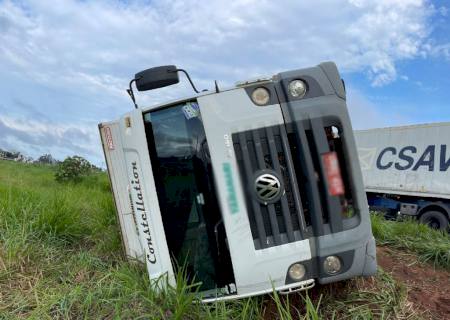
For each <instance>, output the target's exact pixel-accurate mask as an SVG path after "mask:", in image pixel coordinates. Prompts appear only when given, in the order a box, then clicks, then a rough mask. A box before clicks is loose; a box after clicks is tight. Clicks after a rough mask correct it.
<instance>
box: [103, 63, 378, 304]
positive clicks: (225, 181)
mask: <svg viewBox="0 0 450 320" xmlns="http://www.w3.org/2000/svg"><path fill="white" fill-rule="evenodd" d="M149 70H150V71H149ZM149 70H147V71H148V72H147V74H145V73H144V74H142V73H141V76H140V78H139V74H137V75H136V77H135V80H136V79H137V80H136V83H137V84H138V89H139V88H141V89H142V88H144V89H145V90H146V89H147V88H150V89H153V88H157V87H158V84H159V86H163V85H166V84H167V83H175V82H177V81H176V80H177V79H175V80H173V78H172V80H173V81H172V80H170V77H173V74H172V73H173V72H175V71H174V70H178V69H176V68H175V67H174V66H167V68H166V69H164V67H159V68H158V69H157V70H156V69H154V70H153V71H152V69H149ZM155 70H156V71H157V72H154V71H155ZM164 70H166V71H167V72H166V73H167V77H168V78H167V79H169V80H167V79H166V80H167V81H165V82H164V81H162V80H164V74H165V71H164ZM180 70H181V69H180ZM182 71H184V70H182ZM169 73H170V75H169ZM189 80H190V78H189ZM139 81H141V83H139ZM145 81H148V83H145ZM158 81H159V82H158ZM130 87H131V85H130ZM194 88H195V87H194ZM99 129H100V135H101V138H102V142H103V149H104V153H105V158H106V163H107V166H108V173H109V176H110V179H111V185H112V191H113V195H114V199H115V202H116V208H117V215H118V220H119V225H120V229H121V234H122V239H123V245H124V250H125V253H126V255H127V256H128V257H129V258H130V259H135V260H139V261H141V262H143V263H145V264H146V266H147V271H148V274H149V277H150V279H152V280H155V281H158V279H161V277H167V279H168V281H167V283H168V285H173V284H174V283H175V273H176V272H177V270H178V268H179V267H180V266H182V267H183V268H184V270H185V271H186V273H187V274H188V277H189V279H190V281H193V282H195V283H197V284H198V286H199V293H200V298H201V299H202V300H203V301H213V300H217V299H222V300H226V299H236V298H242V297H248V296H253V295H259V294H263V293H267V292H271V291H272V290H276V291H279V292H281V293H289V292H294V291H298V290H305V289H308V288H311V287H312V286H313V285H314V284H315V283H316V282H319V283H330V282H335V281H340V280H344V279H348V278H352V277H355V276H361V275H362V276H370V275H372V274H374V273H375V272H376V257H375V255H376V253H375V242H374V238H373V236H372V232H371V225H370V219H369V212H368V206H367V200H366V197H365V193H364V187H363V182H362V176H361V170H360V166H359V162H358V156H357V152H356V148H355V141H354V137H353V131H352V127H351V124H350V120H349V116H348V112H347V107H346V96H345V87H344V84H343V81H342V80H341V78H340V76H339V73H338V70H337V68H336V66H335V64H334V63H332V62H326V63H322V64H320V65H318V66H316V67H312V68H305V69H300V70H293V71H287V72H282V73H278V74H276V75H274V76H272V77H268V78H259V79H255V80H251V81H244V82H240V83H238V84H237V85H236V86H234V87H232V88H228V89H224V90H219V89H218V88H217V86H216V90H213V91H204V92H200V93H197V94H196V95H193V96H191V97H188V98H183V99H179V100H175V101H170V102H166V103H163V104H160V105H155V106H151V107H147V108H137V109H135V110H133V111H130V112H128V113H126V114H125V115H123V116H122V117H121V118H120V119H117V120H114V121H110V122H105V123H101V124H100V125H99Z"/></svg>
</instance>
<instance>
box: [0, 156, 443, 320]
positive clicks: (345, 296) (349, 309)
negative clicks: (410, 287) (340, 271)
mask: <svg viewBox="0 0 450 320" xmlns="http://www.w3.org/2000/svg"><path fill="white" fill-rule="evenodd" d="M374 226H375V233H376V235H377V237H379V241H381V243H387V244H393V245H396V246H398V245H399V243H403V242H402V241H403V240H398V238H397V237H398V233H399V231H395V230H394V229H395V228H396V227H395V226H393V225H391V223H387V222H386V223H385V222H384V221H382V220H380V219H378V218H374ZM418 228H419V229H420V231H421V232H424V233H427V231H425V229H424V228H422V227H418ZM419 229H418V230H419ZM410 235H411V237H412V236H413V235H414V234H412V233H411V234H410ZM401 237H403V235H402V236H401ZM421 239H422V238H421ZM436 239H438V240H439V241H441V242H442V248H441V249H440V250H445V248H448V247H445V244H443V240H442V239H441V238H440V236H437V235H436V236H434V238H433V237H429V236H423V242H425V241H428V242H427V243H428V245H429V246H431V243H430V242H429V241H433V242H435V241H436ZM447 241H448V240H447ZM441 242H439V243H441ZM407 243H408V245H404V246H403V247H405V248H407V249H408V250H413V251H415V252H418V253H419V254H420V255H424V257H428V256H427V254H430V253H429V251H426V250H425V249H420V248H425V247H426V245H425V244H421V245H415V246H412V245H411V244H409V242H407ZM422 246H423V247H422ZM400 247H402V246H400ZM403 247H402V248H403ZM428 249H429V248H428ZM447 250H448V249H447ZM431 251H432V250H431ZM443 254H444V253H443V251H442V252H441V253H440V254H438V255H433V256H432V257H433V259H431V258H429V259H428V260H433V261H435V259H438V260H437V261H440V262H439V264H441V265H442V264H444V265H445V263H447V264H448V255H447V256H446V257H447V258H446V259H447V260H445V259H443V258H442V257H444V256H445V255H443ZM435 257H439V258H435ZM445 261H447V262H445ZM162 281H163V280H162ZM189 289H190V286H189V285H188V284H187V283H186V281H185V277H184V276H183V274H182V273H180V274H179V275H178V278H177V286H176V288H170V289H166V290H165V291H164V292H159V293H158V292H157V291H156V290H154V287H153V286H152V285H151V284H150V282H149V280H148V277H147V273H146V271H145V269H144V267H143V266H142V265H139V264H135V263H129V262H127V261H125V260H124V259H123V257H122V249H121V244H120V237H119V230H118V227H117V224H116V218H115V211H114V205H113V201H112V197H111V193H110V189H109V182H108V179H107V176H106V174H104V173H98V174H95V175H92V176H89V177H87V178H85V179H83V181H82V182H81V183H79V184H70V183H68V184H60V183H57V182H55V181H54V171H53V169H52V168H51V167H47V166H37V165H27V164H19V163H12V162H6V161H0V319H25V318H27V319H136V318H138V319H261V318H263V317H264V318H265V319H323V318H326V319H341V318H347V319H372V318H373V319H392V318H396V317H397V316H399V315H401V316H405V315H407V316H411V315H412V313H408V312H407V311H405V295H406V293H405V288H404V287H403V286H402V285H401V284H398V283H396V282H395V281H394V279H392V278H391V277H390V276H389V275H388V274H386V273H384V272H382V271H380V272H379V274H378V275H377V276H376V277H374V278H371V279H353V280H351V281H346V282H340V283H336V284H332V285H328V286H317V287H316V288H314V289H313V290H311V291H310V292H309V293H308V294H306V293H302V294H293V295H290V296H279V295H277V294H273V295H270V296H265V297H257V298H250V299H243V300H239V301H231V302H227V303H225V302H218V303H212V304H207V305H205V304H199V303H195V302H194V300H195V295H194V293H192V292H190V290H189ZM405 317H406V316H405Z"/></svg>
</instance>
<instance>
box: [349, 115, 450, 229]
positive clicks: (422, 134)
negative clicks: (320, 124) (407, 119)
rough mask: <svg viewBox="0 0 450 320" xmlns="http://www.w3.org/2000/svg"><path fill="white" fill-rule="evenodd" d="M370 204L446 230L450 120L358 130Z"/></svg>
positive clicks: (449, 202)
mask: <svg viewBox="0 0 450 320" xmlns="http://www.w3.org/2000/svg"><path fill="white" fill-rule="evenodd" d="M355 137H356V144H357V147H358V153H359V159H360V163H361V169H362V173H363V179H364V185H365V188H366V192H367V199H368V203H369V205H370V206H371V207H372V209H374V210H379V211H383V212H385V214H386V216H387V217H389V218H395V217H396V216H398V215H405V216H411V217H415V218H417V219H419V221H421V222H423V223H426V224H428V225H430V226H431V227H433V228H436V229H440V230H445V229H448V227H449V221H450V170H449V167H450V143H449V142H450V122H442V123H431V124H421V125H412V126H401V127H390V128H380V129H370V130H360V131H356V132H355Z"/></svg>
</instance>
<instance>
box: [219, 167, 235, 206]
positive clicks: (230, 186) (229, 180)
mask: <svg viewBox="0 0 450 320" xmlns="http://www.w3.org/2000/svg"><path fill="white" fill-rule="evenodd" d="M222 168H223V173H224V176H225V183H226V185H227V202H228V207H229V208H230V211H231V213H232V214H235V213H237V212H238V211H239V205H238V201H237V197H236V191H235V189H234V183H233V172H232V169H231V164H230V163H229V162H225V163H224V164H223V166H222Z"/></svg>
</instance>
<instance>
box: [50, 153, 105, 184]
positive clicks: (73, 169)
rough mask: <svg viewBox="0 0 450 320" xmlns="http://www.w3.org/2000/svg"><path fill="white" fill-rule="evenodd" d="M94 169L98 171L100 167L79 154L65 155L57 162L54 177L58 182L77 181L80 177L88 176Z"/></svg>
mask: <svg viewBox="0 0 450 320" xmlns="http://www.w3.org/2000/svg"><path fill="white" fill-rule="evenodd" d="M96 171H100V169H99V168H98V167H96V166H94V165H93V164H91V163H90V162H89V161H88V160H86V159H84V158H83V157H80V156H72V157H67V158H66V159H64V161H62V162H60V163H59V164H58V169H57V170H56V173H55V179H56V181H58V182H67V181H73V182H79V181H80V180H81V179H82V177H84V176H88V175H90V174H92V173H93V172H96Z"/></svg>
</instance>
